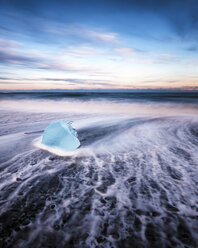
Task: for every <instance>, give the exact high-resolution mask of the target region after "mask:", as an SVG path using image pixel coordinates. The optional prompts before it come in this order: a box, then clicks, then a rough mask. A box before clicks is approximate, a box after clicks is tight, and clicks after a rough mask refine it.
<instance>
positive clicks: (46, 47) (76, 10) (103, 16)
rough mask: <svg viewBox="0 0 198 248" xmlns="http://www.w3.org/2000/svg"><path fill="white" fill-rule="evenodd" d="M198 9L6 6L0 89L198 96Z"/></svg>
mask: <svg viewBox="0 0 198 248" xmlns="http://www.w3.org/2000/svg"><path fill="white" fill-rule="evenodd" d="M197 13H198V1H197V0H188V1H184V0H172V1H170V0H169V1H168V0H167V1H164V0H162V1H160V0H159V1H157V0H150V1H148V0H139V1H138V0H131V1H124V0H122V1H118V0H109V1H103V0H101V1H96V0H92V1H91V0H90V1H87V0H85V1H80V0H79V1H75V0H73V1H63V0H59V1H58V0H57V1H50V0H48V1H46V0H40V1H37V0H34V1H33V0H28V1H27V0H1V1H0V89H13V90H15V89H121V88H122V89H187V90H193V89H198V15H197Z"/></svg>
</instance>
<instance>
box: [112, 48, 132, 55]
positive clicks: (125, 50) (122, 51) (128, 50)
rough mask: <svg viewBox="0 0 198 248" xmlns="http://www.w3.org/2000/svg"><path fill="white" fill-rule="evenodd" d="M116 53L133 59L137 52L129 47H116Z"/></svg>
mask: <svg viewBox="0 0 198 248" xmlns="http://www.w3.org/2000/svg"><path fill="white" fill-rule="evenodd" d="M115 52H116V53H118V54H119V55H121V56H124V57H125V56H127V57H131V56H134V54H135V50H134V49H133V48H129V47H116V48H115Z"/></svg>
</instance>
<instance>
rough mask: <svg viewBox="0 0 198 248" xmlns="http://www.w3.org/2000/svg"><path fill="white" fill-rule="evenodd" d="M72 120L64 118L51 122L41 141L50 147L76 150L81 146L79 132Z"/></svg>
mask: <svg viewBox="0 0 198 248" xmlns="http://www.w3.org/2000/svg"><path fill="white" fill-rule="evenodd" d="M71 124H72V123H71V122H68V123H67V122H66V121H64V120H61V121H56V122H53V123H51V124H50V125H49V126H47V127H46V129H45V130H44V133H43V136H42V141H41V143H42V144H43V145H45V146H47V147H50V148H56V149H59V150H63V151H74V150H76V149H77V148H78V147H79V146H80V141H79V140H78V138H77V132H76V130H75V129H73V127H72V125H71Z"/></svg>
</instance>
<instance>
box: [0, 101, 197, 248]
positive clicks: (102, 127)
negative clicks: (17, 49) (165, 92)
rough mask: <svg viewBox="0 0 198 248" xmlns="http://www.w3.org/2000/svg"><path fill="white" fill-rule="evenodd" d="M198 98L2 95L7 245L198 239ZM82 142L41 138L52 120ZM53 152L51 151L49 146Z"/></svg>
mask: <svg viewBox="0 0 198 248" xmlns="http://www.w3.org/2000/svg"><path fill="white" fill-rule="evenodd" d="M197 106H198V105H197V104H196V103H185V101H181V102H174V101H165V102H160V101H158V102H153V101H142V102H137V101H123V100H113V101H112V100H110V99H108V98H107V99H105V98H104V99H102V100H98V99H96V100H93V99H91V100H83V101H82V100H79V99H77V100H75V99H62V98H61V99H60V100H57V99H56V100H52V99H35V100H33V99H21V100H16V99H15V100H11V99H3V100H2V101H1V104H0V108H1V110H0V115H1V118H0V127H1V128H0V132H1V136H0V151H1V156H0V162H1V164H0V190H1V198H0V223H1V227H0V228H1V233H2V235H1V242H3V244H4V245H5V246H7V247H83V248H84V247H91V248H92V247H101V248H102V247H104V248H110V247H114V248H117V247H122V248H123V247H197V246H198V237H197V232H198V230H197V227H198V190H197V184H198V176H197V175H198V162H197V161H198V115H197V114H198V107H197ZM59 119H65V120H66V121H70V120H72V121H73V126H74V128H75V129H76V130H77V132H78V137H79V140H80V141H81V146H80V148H79V149H77V150H76V151H75V152H72V153H63V154H59V153H58V152H59V151H56V150H50V151H47V150H46V149H48V148H46V147H43V146H41V143H40V138H41V135H42V130H43V129H44V128H45V127H46V126H47V125H48V124H49V123H51V122H52V121H55V120H59ZM54 153H55V154H59V155H60V156H59V155H55V154H54Z"/></svg>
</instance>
